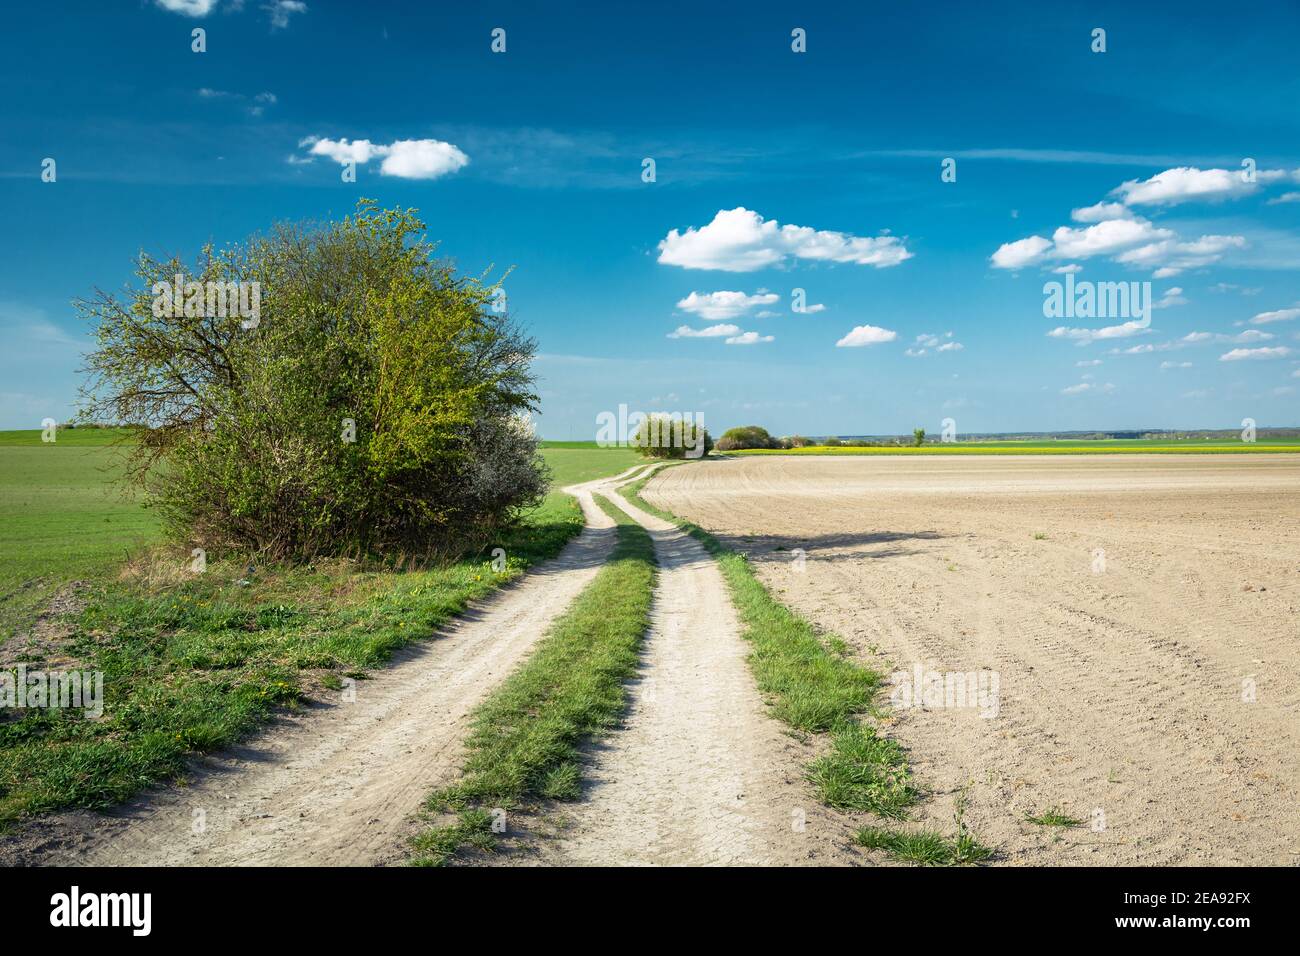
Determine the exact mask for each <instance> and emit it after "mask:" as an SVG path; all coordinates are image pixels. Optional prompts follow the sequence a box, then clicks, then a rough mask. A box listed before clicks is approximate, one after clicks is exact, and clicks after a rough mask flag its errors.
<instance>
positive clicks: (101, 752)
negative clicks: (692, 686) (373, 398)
mask: <svg viewBox="0 0 1300 956" xmlns="http://www.w3.org/2000/svg"><path fill="white" fill-rule="evenodd" d="M120 437H121V435H120V434H114V433H112V432H108V431H106V430H104V431H101V430H91V429H86V430H82V429H77V430H75V431H67V432H59V434H58V441H56V442H54V443H50V444H44V443H42V442H41V440H40V433H39V432H37V431H32V432H17V433H15V432H8V433H0V624H3V627H4V630H3V632H2V633H0V655H4V656H7V657H10V659H13V655H5V652H6V651H7V650H10V648H9V647H7V646H6V644H7V642H8V641H9V640H15V644H14V645H13V649H14V650H15V654H18V653H19V649H21V654H22V658H23V659H25V660H30V661H32V662H38V661H40V660H42V659H44V658H43V657H42V655H44V654H50V653H54V654H57V655H58V656H59V658H60V659H61V660H63V661H69V660H70V661H73V662H75V663H74V664H66V663H64V664H61V665H60V667H62V668H65V669H66V668H67V667H72V666H75V667H76V668H78V669H86V670H98V671H102V672H103V673H104V697H105V700H104V705H105V712H104V717H103V718H102V719H100V720H87V719H84V717H83V716H82V715H81V714H80V713H79V712H69V711H58V710H28V711H20V712H16V713H14V714H12V715H8V714H5V715H0V717H5V718H7V719H3V720H0V826H3V825H4V824H5V823H6V822H10V821H13V820H15V819H18V818H21V817H23V816H27V815H30V814H34V813H41V812H46V811H50V810H54V809H58V808H63V807H102V806H107V805H109V804H111V803H113V802H116V801H119V800H122V799H124V798H126V797H128V796H130V795H131V794H132V793H134V792H136V791H137V790H139V789H140V788H141V787H144V786H147V785H148V784H150V783H152V782H155V781H158V780H162V779H166V778H168V777H171V776H173V775H174V774H176V773H178V772H179V771H180V770H181V769H182V768H183V766H184V764H185V760H186V759H187V758H188V757H189V756H190V755H192V754H194V753H198V752H203V751H208V750H212V749H214V748H218V747H221V746H225V745H228V744H229V743H232V742H233V741H235V740H236V739H238V738H239V737H240V736H242V735H243V734H246V733H247V732H249V731H250V730H252V729H254V728H255V727H256V726H257V724H258V723H260V722H261V721H263V720H265V719H266V718H267V717H269V716H270V714H271V713H272V712H273V711H274V709H275V708H276V707H279V706H291V705H293V704H294V703H295V702H296V701H297V700H299V699H300V698H301V696H302V695H303V694H304V693H310V692H311V691H313V690H314V689H319V688H321V687H332V686H335V685H337V684H338V682H339V681H340V679H341V678H342V677H345V676H352V677H360V676H364V672H365V671H366V670H367V669H370V668H374V667H379V666H382V665H383V664H384V663H385V662H386V661H387V660H388V659H389V656H390V655H391V654H392V652H393V651H394V650H395V649H396V648H398V647H401V646H402V645H403V644H406V643H408V642H410V641H414V640H421V639H425V638H427V637H428V636H429V635H430V634H431V633H432V632H433V631H435V630H436V629H437V628H438V627H439V626H441V625H442V624H443V623H445V622H446V620H447V619H448V618H449V617H451V616H453V615H455V614H458V613H460V612H461V611H462V610H464V608H465V607H466V605H467V604H468V603H469V602H470V601H473V600H475V599H478V598H481V597H484V596H486V595H487V594H488V593H490V592H491V591H493V590H494V589H496V588H497V587H500V586H501V585H502V584H503V583H505V582H506V581H509V580H511V579H512V578H514V577H516V576H518V575H519V574H522V573H523V572H524V570H525V569H526V568H528V567H529V566H530V565H532V564H534V563H536V562H537V561H540V560H544V559H545V558H548V557H550V556H552V555H554V554H556V553H558V552H559V550H560V549H561V548H562V547H563V546H564V544H565V542H567V541H568V540H569V539H570V538H571V537H572V536H573V535H574V534H576V533H577V532H578V531H579V530H580V529H581V527H582V523H583V522H582V515H581V512H580V510H579V509H578V507H577V503H576V502H575V501H574V500H573V499H572V498H570V497H568V496H567V495H565V494H563V493H560V492H558V491H554V490H553V491H552V492H551V494H549V495H548V496H547V498H546V500H545V501H544V503H543V504H542V505H541V506H540V507H538V508H537V509H535V510H534V511H533V512H531V513H530V514H529V515H528V516H527V517H526V520H525V522H524V523H523V526H522V527H520V528H519V529H518V530H517V531H515V532H513V533H512V534H510V535H509V536H507V537H505V538H503V539H502V540H500V541H498V542H494V544H495V545H498V546H500V547H502V548H504V549H505V552H506V556H507V562H506V565H505V567H504V569H503V570H501V571H497V570H495V569H494V568H493V567H492V564H491V556H490V553H489V552H487V551H484V552H479V553H475V554H466V555H465V556H464V557H463V558H461V559H460V560H456V561H452V562H449V563H446V564H443V565H438V566H433V567H428V568H418V569H413V568H409V567H408V568H405V569H403V568H402V567H401V566H400V565H399V566H398V567H397V568H396V569H394V568H393V567H391V566H387V567H385V566H375V565H373V564H372V565H366V566H360V565H357V564H355V563H353V562H349V561H342V560H329V561H319V562H315V563H313V564H311V565H306V566H272V567H263V568H258V569H257V571H256V573H254V574H252V575H248V574H247V571H246V568H245V563H244V561H242V560H234V559H230V560H226V561H213V562H211V563H209V565H208V569H207V571H206V573H204V574H201V575H199V574H191V573H188V572H187V571H186V570H185V565H186V561H187V560H188V553H185V552H183V549H182V550H177V549H175V548H172V547H169V546H166V545H165V544H163V543H162V542H161V541H160V535H159V528H158V525H157V522H156V521H155V520H154V519H153V516H152V515H151V514H150V513H149V512H148V511H146V510H145V509H144V508H143V507H142V506H141V505H140V503H139V502H138V501H137V500H133V499H132V498H130V497H124V496H123V495H122V493H121V492H120V490H119V488H118V486H117V484H116V483H115V481H114V478H115V476H116V475H117V474H119V473H120V461H121V449H120V448H115V447H112V446H111V445H110V442H112V441H114V440H116V439H117V438H120ZM542 454H543V456H544V458H545V459H546V462H547V464H548V465H549V466H550V468H551V472H552V485H553V488H558V487H561V486H563V485H566V484H572V483H575V482H579V481H585V480H589V479H592V478H597V477H601V476H604V475H613V474H617V473H619V472H621V471H623V470H625V469H626V468H628V467H629V466H630V465H632V464H635V463H636V461H638V460H639V459H638V458H637V456H636V455H635V453H634V452H631V451H629V450H627V449H599V448H596V447H595V446H594V444H593V445H589V446H580V447H547V448H545V449H543V452H542ZM124 569H125V571H124ZM73 580H80V581H82V582H84V588H83V589H82V591H81V592H80V593H81V596H82V598H83V599H84V601H85V607H84V609H82V610H80V611H77V612H75V613H72V614H69V615H66V616H65V619H64V620H63V621H61V624H60V628H59V630H60V633H59V636H58V638H57V640H58V645H59V646H58V648H57V650H51V649H50V648H49V647H43V646H37V647H36V648H35V650H34V651H33V650H30V649H29V648H28V645H27V641H26V640H25V639H24V638H14V635H15V634H24V633H26V632H27V631H29V630H30V628H31V627H32V623H33V620H34V619H35V617H36V615H37V614H38V613H39V612H40V611H41V610H43V609H44V608H45V607H46V606H47V605H48V604H49V601H50V598H51V596H52V595H53V594H54V593H55V592H56V591H57V590H59V589H60V588H61V587H62V586H64V585H65V584H67V583H68V582H70V581H73ZM18 642H21V643H18ZM33 655H34V656H33Z"/></svg>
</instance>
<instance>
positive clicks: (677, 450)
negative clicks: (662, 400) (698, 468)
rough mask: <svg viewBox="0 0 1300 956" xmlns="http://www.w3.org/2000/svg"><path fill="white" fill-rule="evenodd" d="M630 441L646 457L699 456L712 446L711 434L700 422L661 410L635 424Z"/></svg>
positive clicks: (705, 453)
mask: <svg viewBox="0 0 1300 956" xmlns="http://www.w3.org/2000/svg"><path fill="white" fill-rule="evenodd" d="M632 444H634V445H635V446H636V447H637V448H638V449H639V450H640V452H641V454H643V455H645V456H646V457H648V458H701V457H703V456H704V455H707V454H708V453H709V452H710V451H712V450H713V438H712V436H710V435H709V431H708V429H707V428H705V427H704V426H703V425H700V424H698V423H696V422H694V421H686V420H685V419H683V418H682V416H681V415H665V414H662V413H659V414H652V415H650V416H649V417H648V418H646V419H645V420H644V421H642V422H641V424H639V425H638V426H637V429H636V434H635V435H634V436H633V438H632Z"/></svg>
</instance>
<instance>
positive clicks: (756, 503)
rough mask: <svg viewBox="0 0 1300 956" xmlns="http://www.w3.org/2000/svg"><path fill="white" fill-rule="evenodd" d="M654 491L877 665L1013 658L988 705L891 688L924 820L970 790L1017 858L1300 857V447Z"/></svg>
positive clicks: (694, 482) (873, 464) (764, 464)
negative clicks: (933, 699)
mask: <svg viewBox="0 0 1300 956" xmlns="http://www.w3.org/2000/svg"><path fill="white" fill-rule="evenodd" d="M645 495H646V497H647V499H648V500H650V501H652V502H653V503H655V504H656V505H659V506H661V507H664V508H666V509H669V510H671V511H673V512H675V513H676V514H679V515H682V516H684V517H688V518H690V519H692V520H694V521H697V522H699V523H700V524H701V525H702V526H704V527H706V528H708V529H710V530H711V531H714V532H715V533H717V534H719V535H720V536H721V537H722V538H723V539H724V540H725V541H726V542H727V543H728V544H730V545H731V546H733V547H736V548H739V549H741V550H744V551H747V552H749V553H750V555H751V556H752V558H753V561H754V566H755V568H756V570H757V571H758V573H759V576H760V577H761V578H762V579H763V581H764V582H765V583H766V584H768V585H769V587H771V588H772V589H773V590H774V592H775V593H776V594H777V596H778V597H779V598H781V599H782V600H784V601H786V602H787V603H789V604H790V605H791V606H792V607H794V608H795V609H797V610H799V611H801V612H802V613H804V614H805V615H806V616H808V617H809V618H810V619H812V620H813V621H815V622H816V623H817V624H819V625H821V626H823V627H826V628H829V629H833V630H835V631H837V632H839V633H840V634H841V635H843V636H844V637H845V638H846V640H847V641H848V642H849V643H850V645H851V646H852V647H853V648H854V650H855V652H856V654H857V655H858V656H859V657H860V658H861V659H862V660H864V661H865V662H868V663H873V664H874V665H875V666H878V667H881V668H883V669H885V670H887V671H888V672H894V671H896V670H905V671H908V672H912V671H913V669H914V667H915V666H916V665H917V664H919V665H921V667H922V670H923V672H924V671H935V672H938V673H941V674H946V673H949V672H963V673H964V672H972V671H974V672H979V671H991V672H996V673H997V675H998V678H999V693H998V700H997V708H996V716H994V717H990V718H984V717H981V716H980V709H979V708H978V707H918V708H902V707H896V708H894V711H893V722H892V724H891V726H890V728H889V731H890V733H892V734H893V735H894V736H896V737H897V738H898V739H899V740H900V741H901V742H902V743H903V744H904V745H905V746H906V747H907V748H908V749H909V751H910V753H911V757H912V761H913V765H914V769H915V771H916V773H917V775H918V777H919V779H920V782H921V783H922V784H923V785H925V786H926V787H928V788H929V789H930V791H931V794H932V796H931V798H930V799H928V800H927V801H926V803H925V805H924V808H923V809H922V811H921V812H920V813H919V814H918V821H919V822H924V823H926V824H929V825H932V826H935V827H938V828H941V829H944V830H945V831H948V832H951V829H952V821H951V815H952V811H953V804H954V797H955V796H956V794H957V793H958V792H959V791H960V790H962V789H965V791H966V794H967V799H968V803H969V805H968V809H967V813H966V820H967V823H968V824H969V825H970V826H971V827H972V829H973V830H974V831H975V833H976V834H977V835H978V836H979V837H980V838H982V839H983V840H984V842H986V843H989V844H991V845H994V846H995V847H997V848H998V849H999V851H1000V858H999V859H1000V862H1003V863H1010V864H1052V863H1072V864H1096V865H1104V864H1140V865H1146V864H1194V863H1207V864H1231V863H1241V864H1283V865H1285V864H1296V863H1300V812H1297V808H1298V807H1300V456H1294V455H1268V456H1262V455H1261V456H1259V457H1254V456H1251V457H1236V456H1222V457H1218V456H1196V457H1193V456H1165V455H1157V456H1123V457H1119V456H1116V457H1086V458H1084V457H1078V456H1060V457H1056V456H1043V457H1040V456H1026V457H962V458H957V457H952V458H949V457H925V458H921V457H870V458H868V457H863V458H850V457H841V458H836V457H816V458H813V457H804V458H800V457H787V456H782V457H770V458H737V459H734V460H726V461H707V462H702V463H699V464H693V465H691V466H689V467H683V468H674V469H669V470H668V471H666V472H664V473H663V474H662V475H660V476H659V477H657V478H656V479H655V480H654V481H652V482H651V483H650V484H649V485H648V486H647V489H646V492H645ZM795 549H803V551H804V552H805V553H806V556H805V558H804V560H803V562H802V570H801V568H800V562H799V560H798V557H799V555H798V552H797V551H796V550H795ZM1252 686H1253V688H1254V693H1253V697H1254V699H1253V700H1250V699H1249V698H1250V697H1251V696H1252V694H1251V687H1252ZM1052 807H1060V808H1062V809H1063V810H1065V811H1066V812H1068V813H1070V814H1072V815H1073V816H1075V817H1079V818H1081V819H1083V820H1085V821H1087V823H1086V825H1085V826H1084V827H1080V828H1073V829H1065V830H1049V829H1047V828H1045V827H1041V826H1037V825H1034V824H1031V823H1029V822H1027V821H1026V819H1025V817H1026V815H1027V814H1029V813H1039V812H1041V811H1043V810H1046V809H1049V808H1052ZM1094 820H1095V821H1096V822H1097V823H1099V824H1103V825H1104V828H1103V829H1098V830H1094V829H1093V828H1092V824H1093V822H1094Z"/></svg>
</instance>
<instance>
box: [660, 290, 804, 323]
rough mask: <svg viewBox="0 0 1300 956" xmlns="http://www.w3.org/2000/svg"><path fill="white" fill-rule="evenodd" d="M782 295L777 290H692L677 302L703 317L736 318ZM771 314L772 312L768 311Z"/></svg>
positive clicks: (683, 309) (685, 308)
mask: <svg viewBox="0 0 1300 956" xmlns="http://www.w3.org/2000/svg"><path fill="white" fill-rule="evenodd" d="M779 298H780V296H778V295H777V294H776V293H775V292H767V293H760V294H757V295H746V294H745V293H744V292H727V291H721V292H692V293H691V294H690V295H688V296H687V297H686V298H684V299H681V300H680V301H679V302H678V303H677V308H679V309H681V310H682V311H683V312H690V313H693V314H695V315H698V316H699V317H700V318H702V319H734V318H736V317H737V316H740V315H744V314H745V313H746V312H748V311H749V310H750V309H753V308H756V307H758V306H760V305H772V304H773V303H774V302H776V301H777V300H778V299H779ZM767 314H769V315H770V314H771V313H767Z"/></svg>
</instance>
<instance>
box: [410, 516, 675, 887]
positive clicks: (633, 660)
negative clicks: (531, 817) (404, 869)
mask: <svg viewBox="0 0 1300 956" xmlns="http://www.w3.org/2000/svg"><path fill="white" fill-rule="evenodd" d="M595 500H596V502H597V504H599V505H600V507H601V508H602V509H603V510H604V511H605V513H606V514H608V515H610V517H612V518H614V520H615V521H616V522H617V528H616V531H615V533H616V534H617V535H618V540H617V543H616V545H615V548H614V552H613V554H612V555H611V556H610V559H609V561H608V562H607V563H606V564H605V566H604V567H603V568H601V570H600V571H599V572H598V573H597V574H596V577H595V578H594V579H593V580H592V582H591V583H590V584H589V585H587V588H586V589H585V590H584V591H583V592H582V593H581V594H580V595H579V596H578V598H577V600H576V601H575V602H574V603H573V605H572V606H571V607H570V608H569V609H568V610H567V611H565V612H564V614H563V615H561V616H560V617H559V618H558V619H557V620H556V621H555V622H554V623H553V624H552V625H551V627H550V629H549V630H548V631H547V633H546V635H545V636H544V637H543V638H542V639H541V641H540V642H539V643H538V644H537V647H536V648H535V649H534V650H533V652H532V654H531V655H530V656H529V658H528V659H527V660H526V661H525V662H524V663H523V664H522V665H521V666H520V667H519V668H518V669H517V670H516V671H515V672H514V673H513V674H512V675H511V676H510V677H509V678H507V680H506V682H505V683H504V684H503V685H502V686H501V687H500V688H499V689H498V690H497V691H496V692H494V693H493V694H492V696H491V697H489V698H488V699H487V700H486V701H485V702H484V703H483V704H482V705H481V706H480V707H479V709H478V711H477V712H476V714H475V715H474V721H473V731H472V732H471V734H470V737H469V739H468V740H467V741H466V747H467V750H468V751H469V754H468V757H467V759H466V762H465V766H464V768H463V770H462V776H461V779H460V781H459V782H457V783H456V784H454V785H452V786H451V787H448V788H447V789H445V790H442V791H439V792H437V793H434V794H433V795H432V796H431V797H430V798H429V801H428V804H427V808H428V809H429V810H430V811H433V812H441V813H448V812H454V813H456V814H457V816H456V820H455V822H454V823H450V824H445V825H436V826H432V827H430V828H429V829H428V830H426V831H425V832H424V833H422V834H420V835H419V836H418V837H416V838H415V840H414V841H413V849H414V855H413V857H412V859H411V862H412V863H413V864H414V865H417V866H440V865H442V864H445V863H447V862H448V861H449V860H450V859H451V858H452V856H453V855H454V854H455V853H456V851H457V850H458V849H460V848H461V847H463V846H473V847H477V848H479V849H491V848H492V846H493V845H494V843H495V837H494V835H493V833H492V828H491V824H492V815H491V814H492V811H493V810H496V809H498V808H499V809H502V810H510V809H513V808H516V807H519V806H521V805H524V804H526V803H528V802H529V801H533V800H542V799H552V800H572V799H576V798H577V797H578V796H579V793H580V783H581V774H582V769H581V763H580V757H579V752H578V746H579V744H580V743H582V742H583V741H585V740H587V739H590V738H593V737H598V736H600V735H602V734H604V733H606V732H608V731H609V730H610V729H612V728H613V727H615V726H617V724H618V722H619V721H620V719H621V718H622V714H623V710H624V707H625V705H626V691H625V688H624V682H625V681H627V680H628V679H629V678H631V677H632V676H633V675H634V674H635V672H636V667H637V661H638V652H639V649H640V646H641V641H642V639H643V637H644V636H645V632H646V630H647V629H648V628H649V626H650V601H651V597H652V595H653V592H654V579H655V573H656V572H655V557H654V545H653V543H652V541H651V539H650V535H649V534H648V533H647V532H646V531H645V529H643V528H642V527H641V526H640V525H638V524H636V523H635V522H633V521H632V520H631V519H630V518H628V517H627V516H626V515H625V514H624V513H623V512H622V511H620V510H619V509H617V508H615V507H614V506H613V505H611V504H610V503H609V502H608V501H607V500H605V499H604V498H602V497H600V496H599V495H597V496H596V497H595Z"/></svg>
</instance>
